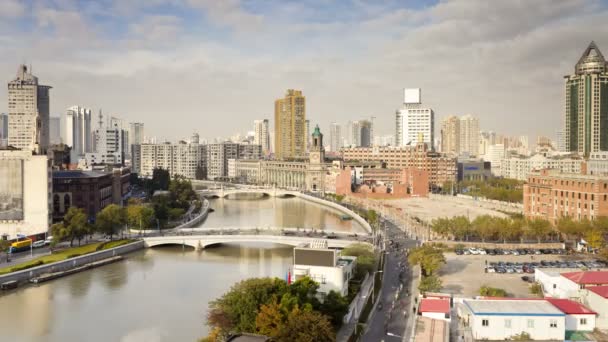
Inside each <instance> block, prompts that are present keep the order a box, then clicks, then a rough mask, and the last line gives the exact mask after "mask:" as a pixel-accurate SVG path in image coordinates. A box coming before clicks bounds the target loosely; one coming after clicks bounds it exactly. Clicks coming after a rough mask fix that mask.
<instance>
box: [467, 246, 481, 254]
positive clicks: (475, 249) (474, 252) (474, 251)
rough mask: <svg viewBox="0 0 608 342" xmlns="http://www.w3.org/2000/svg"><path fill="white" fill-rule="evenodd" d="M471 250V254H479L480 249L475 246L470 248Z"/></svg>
mask: <svg viewBox="0 0 608 342" xmlns="http://www.w3.org/2000/svg"><path fill="white" fill-rule="evenodd" d="M469 252H471V254H473V255H478V254H479V251H478V250H477V248H473V247H472V248H469Z"/></svg>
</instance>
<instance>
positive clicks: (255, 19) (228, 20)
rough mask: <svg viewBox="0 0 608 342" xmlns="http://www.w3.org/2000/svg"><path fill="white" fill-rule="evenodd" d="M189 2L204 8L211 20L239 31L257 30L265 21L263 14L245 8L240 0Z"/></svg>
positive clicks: (200, 0) (196, 0)
mask: <svg viewBox="0 0 608 342" xmlns="http://www.w3.org/2000/svg"><path fill="white" fill-rule="evenodd" d="M188 3H189V4H190V5H191V6H192V7H195V8H199V9H202V10H204V12H205V14H206V15H207V18H209V19H210V20H211V21H213V22H215V23H218V24H220V25H225V26H228V27H230V28H233V29H236V30H238V31H243V30H247V31H249V30H257V29H259V28H260V27H261V26H262V25H263V23H264V19H263V17H262V16H261V15H256V14H252V13H249V12H247V11H246V10H244V9H243V8H242V7H241V3H240V1H239V0H222V1H216V0H188Z"/></svg>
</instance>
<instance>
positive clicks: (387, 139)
mask: <svg viewBox="0 0 608 342" xmlns="http://www.w3.org/2000/svg"><path fill="white" fill-rule="evenodd" d="M374 146H395V136H394V135H392V134H387V135H374Z"/></svg>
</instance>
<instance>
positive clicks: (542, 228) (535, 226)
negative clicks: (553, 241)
mask: <svg viewBox="0 0 608 342" xmlns="http://www.w3.org/2000/svg"><path fill="white" fill-rule="evenodd" d="M526 228H527V229H526V235H528V236H530V237H534V238H536V239H537V241H538V243H540V241H541V239H542V238H545V237H547V236H548V235H549V233H551V223H549V221H547V220H544V219H540V218H535V219H531V220H529V221H528V224H527V227H526Z"/></svg>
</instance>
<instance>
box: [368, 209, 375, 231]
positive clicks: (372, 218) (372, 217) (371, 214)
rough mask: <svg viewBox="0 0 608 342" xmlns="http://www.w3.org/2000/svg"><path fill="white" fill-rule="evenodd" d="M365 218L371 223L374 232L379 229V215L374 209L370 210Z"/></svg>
mask: <svg viewBox="0 0 608 342" xmlns="http://www.w3.org/2000/svg"><path fill="white" fill-rule="evenodd" d="M365 216H366V218H367V222H369V225H370V226H371V227H372V229H373V230H374V231H375V230H376V229H378V213H377V212H376V211H375V210H373V209H368V210H367V213H366V215H365Z"/></svg>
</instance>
